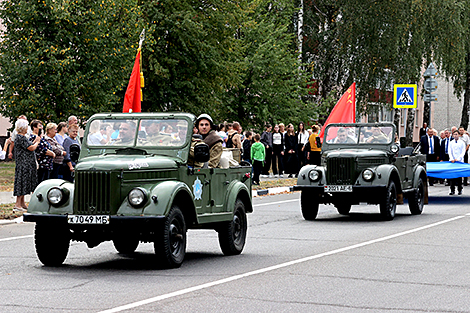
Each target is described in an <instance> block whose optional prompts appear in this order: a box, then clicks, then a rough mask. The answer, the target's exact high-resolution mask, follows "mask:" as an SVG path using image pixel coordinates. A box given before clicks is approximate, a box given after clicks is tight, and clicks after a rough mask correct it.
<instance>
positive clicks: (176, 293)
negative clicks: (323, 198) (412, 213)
mask: <svg viewBox="0 0 470 313" xmlns="http://www.w3.org/2000/svg"><path fill="white" fill-rule="evenodd" d="M282 202H285V201H282ZM271 204H272V203H271ZM466 216H469V214H466V215H460V216H456V217H453V218H449V219H447V220H443V221H440V222H436V223H432V224H429V225H425V226H421V227H418V228H414V229H410V230H407V231H403V232H399V233H396V234H393V235H389V236H385V237H381V238H377V239H372V240H369V241H365V242H361V243H358V244H355V245H351V246H347V247H344V248H339V249H335V250H331V251H327V252H323V253H320V254H315V255H312V256H308V257H305V258H301V259H297V260H293V261H289V262H285V263H281V264H278V265H273V266H269V267H265V268H261V269H258V270H254V271H250V272H246V273H243V274H239V275H234V276H231V277H227V278H224V279H219V280H216V281H213V282H209V283H205V284H201V285H197V286H194V287H189V288H185V289H181V290H177V291H174V292H170V293H167V294H163V295H160V296H156V297H152V298H148V299H145V300H141V301H137V302H134V303H129V304H126V305H122V306H119V307H115V308H112V309H109V310H105V311H100V312H98V313H115V312H121V311H124V310H130V309H133V308H136V307H139V306H142V305H146V304H150V303H154V302H158V301H161V300H165V299H169V298H173V297H177V296H181V295H184V294H187V293H191V292H194V291H198V290H202V289H206V288H210V287H214V286H217V285H221V284H225V283H229V282H232V281H235V280H239V279H242V278H245V277H249V276H253V275H258V274H262V273H266V272H270V271H274V270H277V269H280V268H284V267H288V266H292V265H296V264H300V263H304V262H308V261H311V260H315V259H319V258H322V257H326V256H330V255H333V254H338V253H342V252H345V251H349V250H353V249H357V248H361V247H365V246H368V245H372V244H375V243H378V242H382V241H386V240H390V239H393V238H397V237H400V236H404V235H408V234H412V233H415V232H418V231H421V230H425V229H428V228H432V227H436V226H439V225H442V224H445V223H449V222H453V221H456V220H459V219H462V218H464V217H466Z"/></svg>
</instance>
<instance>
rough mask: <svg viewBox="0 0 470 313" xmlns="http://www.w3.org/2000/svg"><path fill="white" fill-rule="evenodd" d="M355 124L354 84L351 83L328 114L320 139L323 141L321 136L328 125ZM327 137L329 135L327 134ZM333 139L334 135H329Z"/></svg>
mask: <svg viewBox="0 0 470 313" xmlns="http://www.w3.org/2000/svg"><path fill="white" fill-rule="evenodd" d="M355 122H356V83H353V84H352V85H351V86H350V87H349V88H348V90H347V91H346V92H345V93H344V94H343V96H342V97H341V99H339V101H338V103H336V105H335V107H334V108H333V110H332V111H331V113H330V116H328V118H327V119H326V122H325V125H323V127H322V129H321V132H320V135H319V136H320V138H321V139H322V141H323V134H324V132H325V128H326V126H327V125H328V124H330V123H355ZM328 135H330V134H329V133H328ZM331 135H332V136H333V137H335V136H336V134H331Z"/></svg>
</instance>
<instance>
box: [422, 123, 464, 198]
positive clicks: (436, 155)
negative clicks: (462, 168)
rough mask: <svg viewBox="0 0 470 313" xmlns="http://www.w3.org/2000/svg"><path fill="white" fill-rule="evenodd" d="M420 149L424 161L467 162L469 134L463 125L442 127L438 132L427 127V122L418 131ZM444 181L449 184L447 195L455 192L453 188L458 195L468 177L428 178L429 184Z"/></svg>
mask: <svg viewBox="0 0 470 313" xmlns="http://www.w3.org/2000/svg"><path fill="white" fill-rule="evenodd" d="M419 134H420V150H421V153H422V154H425V155H426V162H443V161H450V162H452V163H455V162H464V163H469V162H468V160H469V156H468V153H469V151H468V148H469V146H470V136H469V134H468V132H467V131H466V130H465V128H464V127H462V126H461V127H459V128H457V127H456V126H453V127H451V129H450V130H449V129H444V130H442V131H440V132H439V133H438V131H437V130H436V129H433V128H430V127H428V125H427V123H424V124H423V127H422V128H421V129H420V131H419ZM437 182H439V183H444V184H446V185H449V186H450V193H449V195H454V194H455V189H456V188H457V192H458V194H459V195H461V194H462V192H463V186H467V185H468V177H463V182H462V177H459V178H454V179H449V180H447V181H445V180H436V179H434V178H432V177H430V178H429V185H430V186H433V185H434V184H435V183H437Z"/></svg>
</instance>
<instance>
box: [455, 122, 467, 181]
mask: <svg viewBox="0 0 470 313" xmlns="http://www.w3.org/2000/svg"><path fill="white" fill-rule="evenodd" d="M459 134H460V139H461V140H463V142H464V143H465V147H466V148H465V156H464V160H463V162H465V163H468V154H467V152H468V146H469V145H470V137H468V135H467V134H466V132H465V128H463V127H462V126H460V127H459ZM453 135H454V133H452V136H453ZM463 185H464V186H467V185H468V177H464V179H463Z"/></svg>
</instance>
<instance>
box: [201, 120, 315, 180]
mask: <svg viewBox="0 0 470 313" xmlns="http://www.w3.org/2000/svg"><path fill="white" fill-rule="evenodd" d="M320 128H321V126H320V125H313V126H312V127H311V128H308V129H307V128H306V127H305V124H304V123H302V122H300V123H299V125H298V126H297V129H295V127H294V125H293V124H288V125H287V127H286V126H285V125H284V124H283V123H279V124H276V125H274V127H273V126H272V125H270V124H267V125H266V127H265V130H264V131H263V132H262V133H261V134H254V133H252V132H251V131H245V132H243V128H242V126H241V125H240V123H238V122H233V123H227V122H226V123H222V124H219V125H218V126H216V130H215V131H216V134H217V135H219V136H220V137H221V138H222V140H223V143H222V146H223V147H225V148H237V149H240V150H241V151H242V159H243V160H244V161H246V162H249V163H250V164H252V165H253V184H254V185H259V179H260V177H284V175H287V177H297V175H298V172H299V170H300V169H301V168H302V166H304V165H306V164H316V165H320V152H321V143H320V138H319V137H318V133H319V131H320ZM196 131H197V130H196Z"/></svg>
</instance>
